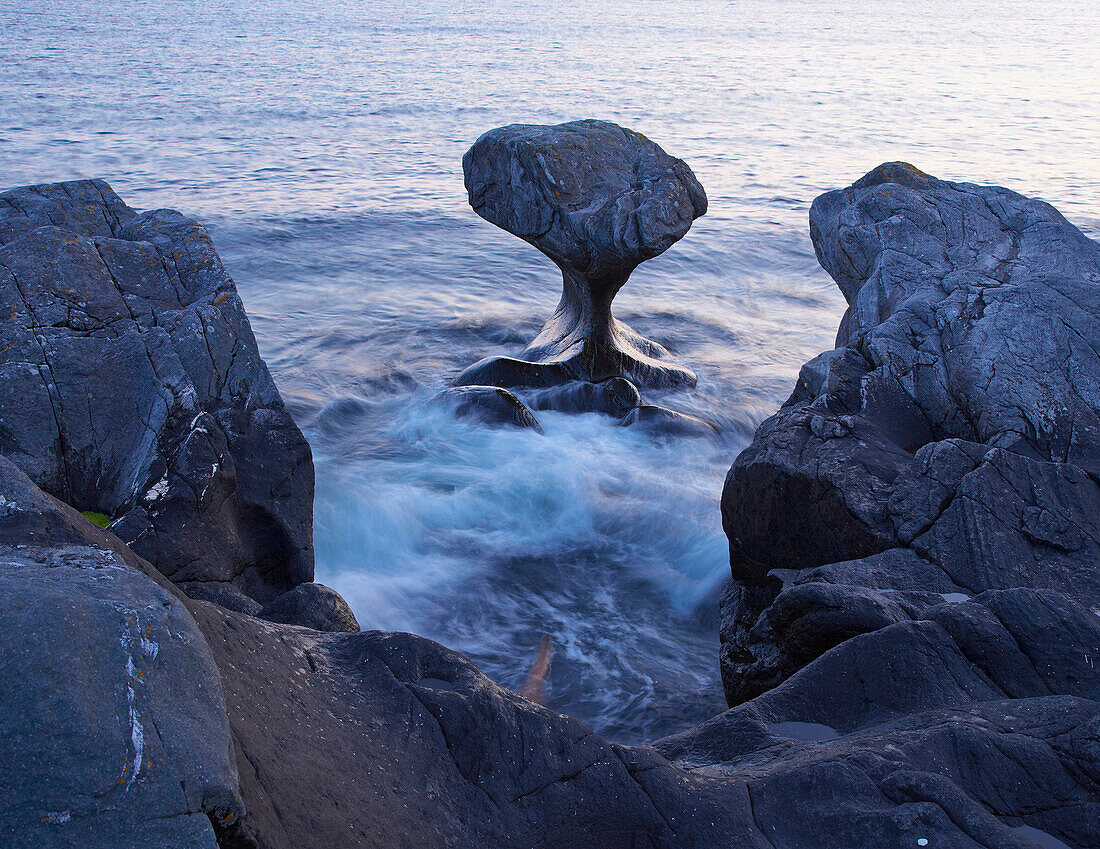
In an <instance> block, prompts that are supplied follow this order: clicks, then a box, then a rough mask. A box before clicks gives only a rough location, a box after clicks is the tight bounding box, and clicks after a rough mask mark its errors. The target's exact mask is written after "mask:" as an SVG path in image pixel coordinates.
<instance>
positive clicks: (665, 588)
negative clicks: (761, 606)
mask: <svg viewBox="0 0 1100 849" xmlns="http://www.w3.org/2000/svg"><path fill="white" fill-rule="evenodd" d="M1097 43H1100V7H1098V6H1097V5H1095V4H1081V3H1063V2H1035V0H1032V1H1031V2H1001V3H997V4H988V3H975V2H969V0H954V2H944V0H929V2H927V3H908V2H897V1H896V0H868V2H863V3H825V2H817V1H816V0H806V2H799V0H756V2H716V0H697V2H692V3H682V2H672V0H634V2H627V0H586V2H583V3H582V2H574V0H557V2H547V1H546V0H530V2H524V3H518V2H495V1H494V0H487V2H478V3H471V2H449V3H443V2H438V0H426V1H425V2H421V3H415V4H413V3H407V2H392V0H377V2H335V0H330V1H329V2H320V1H319V0H295V2H288V1H287V0H271V2H265V3H262V4H257V3H249V2H244V1H243V0H211V2H192V3H180V2H167V1H166V0H147V1H146V2H138V0H128V2H124V3H123V2H114V0H100V2H93V3H89V2H79V3H78V2H50V0H38V2H33V3H32V2H28V1H27V0H7V2H5V3H4V4H3V5H0V94H2V96H0V182H2V183H3V186H4V187H7V186H14V185H21V184H26V183H33V182H43V181H53V180H62V179H70V178H75V177H81V176H101V177H104V178H106V179H107V180H108V181H109V182H110V183H111V184H112V186H113V187H114V188H115V189H116V191H118V192H119V193H120V194H121V195H122V196H123V197H124V198H125V199H126V200H127V201H128V202H129V203H130V204H131V205H132V206H135V207H138V208H151V207H157V206H169V207H175V208H178V209H181V210H183V211H184V212H186V213H188V214H190V215H192V216H195V217H196V218H199V219H200V220H202V221H204V222H205V223H206V224H207V225H208V227H209V228H210V230H211V232H212V234H213V236H214V239H215V242H216V244H217V246H218V248H219V249H220V252H221V254H222V257H223V259H224V261H225V263H226V265H227V266H228V268H229V270H230V272H231V273H232V274H233V276H234V278H235V279H236V281H237V284H238V287H239V289H240V292H241V295H242V297H243V298H244V301H245V305H246V307H247V308H248V311H249V313H250V315H251V318H252V323H253V327H254V329H255V331H256V335H257V338H258V340H259V344H260V349H261V352H262V353H263V355H264V356H265V357H266V359H267V361H268V363H269V365H270V366H271V369H272V371H273V373H274V375H275V378H276V381H277V383H278V384H279V386H280V388H281V390H282V392H283V395H284V398H285V399H286V401H287V403H288V406H289V407H290V408H291V410H292V412H293V413H294V415H295V417H296V419H297V420H298V422H299V423H300V424H301V425H302V427H303V429H304V431H305V433H306V435H307V436H308V438H309V439H310V442H311V444H312V446H313V449H314V453H315V456H316V460H317V478H318V489H317V502H316V542H317V578H318V580H320V581H323V582H325V583H328V584H330V585H332V586H333V587H335V588H337V589H338V590H339V591H340V592H342V593H343V594H344V595H345V597H346V598H347V599H348V600H349V602H350V603H351V604H352V606H353V608H354V609H355V612H356V614H357V615H358V617H359V620H360V622H361V623H362V625H363V626H364V627H367V628H385V629H402V630H410V631H414V632H416V633H419V634H423V635H425V636H428V637H431V638H433V639H436V640H439V641H440V642H442V643H444V644H446V645H448V646H450V647H452V648H455V649H457V650H459V651H462V652H463V653H465V654H467V655H468V656H470V657H471V658H472V659H474V660H475V661H476V662H477V663H478V664H479V665H480V666H481V667H482V669H484V670H485V672H486V673H488V674H489V675H490V676H492V677H493V678H494V679H496V680H497V681H499V682H501V683H503V684H505V685H508V686H513V687H518V686H519V685H520V684H521V683H522V681H523V679H524V676H525V674H526V672H527V669H528V668H529V666H530V665H531V663H532V662H533V661H534V658H535V652H536V648H537V646H538V644H539V640H540V637H541V635H542V634H544V633H545V634H549V635H550V636H551V638H552V640H553V644H554V655H553V660H552V666H551V672H550V675H549V678H548V682H547V688H546V693H547V704H548V706H549V707H550V708H552V709H554V710H557V711H561V712H563V713H570V714H573V715H576V716H578V717H580V718H581V719H582V720H584V721H585V722H586V723H588V724H590V725H591V726H592V727H593V728H594V729H596V730H597V731H600V732H602V733H604V734H606V735H608V736H609V737H611V738H612V739H615V740H619V741H624V742H636V741H640V740H646V739H653V738H655V737H658V736H661V735H663V734H667V733H671V732H673V731H676V730H679V729H681V728H683V727H685V726H687V725H688V724H691V723H695V722H698V721H701V720H703V719H705V718H707V717H708V716H710V715H712V714H713V713H715V712H717V711H718V710H720V709H721V708H722V707H723V700H722V697H721V687H720V683H719V680H718V672H717V669H718V665H717V647H718V646H717V628H716V616H715V613H716V611H715V608H716V597H717V593H718V592H719V590H720V588H721V584H722V582H723V580H724V578H725V576H726V575H728V563H727V552H726V543H725V539H724V537H723V536H722V532H721V523H720V517H719V511H718V497H719V493H720V491H721V485H722V480H723V477H724V475H725V472H726V470H727V468H728V467H729V464H730V462H731V461H732V459H733V458H734V456H735V455H736V454H737V452H738V451H739V450H740V448H742V447H743V446H744V445H745V444H746V442H747V441H748V439H749V438H750V437H751V434H752V431H753V429H754V428H755V426H756V425H757V424H759V422H760V421H762V420H763V419H764V418H765V417H766V416H767V415H769V414H770V413H771V412H772V411H773V410H774V409H775V408H776V407H777V406H778V405H779V404H780V403H781V402H782V401H783V399H784V398H785V397H786V396H787V394H788V393H789V391H790V389H791V386H792V384H793V381H794V378H795V376H796V375H797V372H798V367H799V365H800V364H801V363H802V362H803V361H805V360H807V359H809V358H810V357H812V356H814V355H815V354H816V353H818V352H819V351H821V350H824V349H826V348H829V347H831V345H832V339H833V335H834V333H835V328H836V325H837V322H838V321H839V319H840V316H841V314H842V312H843V309H844V303H843V300H842V298H841V297H840V295H839V293H838V292H837V290H836V289H835V287H834V286H833V285H832V283H831V281H830V280H829V279H828V278H827V276H826V275H825V274H824V272H822V271H821V270H820V269H819V268H818V266H817V264H816V262H815V260H814V255H813V249H812V246H811V244H810V241H809V237H808V234H807V226H806V214H807V210H808V208H809V204H810V202H811V201H812V200H813V198H814V197H815V196H816V195H818V194H819V193H821V192H823V191H825V190H828V189H830V188H834V187H838V186H843V185H847V184H848V183H850V182H851V181H852V180H854V179H856V178H857V177H859V176H860V175H862V174H863V173H864V172H866V171H867V170H869V169H870V168H872V167H874V166H875V165H877V164H878V163H879V162H882V161H886V160H894V159H901V160H906V161H909V162H912V163H913V164H915V165H917V166H918V167H920V168H922V169H924V170H926V171H929V172H931V173H933V174H936V175H937V176H941V177H944V178H949V179H966V180H972V181H975V182H995V183H1000V184H1002V185H1007V186H1009V187H1010V188H1014V189H1016V190H1018V191H1021V192H1024V193H1027V194H1033V195H1039V196H1041V197H1043V198H1045V199H1047V200H1049V201H1051V202H1053V203H1054V204H1055V205H1056V206H1058V208H1059V209H1061V210H1062V212H1063V213H1064V214H1066V215H1067V217H1069V218H1070V220H1072V221H1074V222H1075V223H1076V224H1077V225H1078V226H1080V227H1082V228H1083V229H1085V230H1086V232H1088V233H1090V235H1093V236H1098V235H1100V157H1098V156H1097V139H1100V110H1098V109H1097V108H1096V104H1097V103H1100V50H1097V49H1096V45H1097ZM580 117H598V118H604V119H608V120H612V121H616V122H619V123H621V124H624V125H626V126H629V127H631V128H633V129H636V130H639V131H641V132H644V133H645V134H647V135H648V136H650V137H651V138H652V139H654V140H655V141H657V142H658V143H659V144H661V145H662V146H663V147H664V148H665V149H666V150H668V151H669V152H670V153H673V154H675V155H677V156H680V157H682V158H684V159H685V160H686V161H687V162H688V163H689V164H690V165H691V166H692V168H693V169H694V170H695V173H696V175H697V176H698V177H699V179H700V181H701V182H702V183H703V185H704V186H705V187H706V189H707V192H708V195H709V198H710V211H709V212H708V214H707V215H706V217H704V218H702V219H700V220H699V221H697V222H696V223H695V225H694V227H693V228H692V230H691V232H690V233H688V235H687V236H686V237H685V238H684V239H683V240H682V241H681V242H680V243H679V244H677V245H676V246H674V247H673V248H672V249H670V250H669V251H668V252H667V253H666V254H664V255H662V256H661V257H658V258H656V259H654V260H652V261H650V262H647V263H645V264H644V265H643V266H642V267H641V268H639V269H638V270H637V271H636V272H635V274H634V275H633V277H632V278H631V280H630V282H629V283H628V284H627V287H626V288H625V289H624V291H623V292H622V293H621V294H620V296H619V298H618V299H617V300H616V308H617V309H616V312H617V314H618V315H619V316H620V317H621V318H623V319H625V320H627V321H628V322H629V323H630V324H632V325H633V326H635V328H636V329H638V330H640V331H642V332H643V333H645V334H646V335H648V336H650V337H651V338H654V339H656V340H658V341H660V342H661V343H663V344H664V345H665V346H666V347H668V348H669V350H670V351H672V352H673V353H674V355H675V357H676V358H677V360H679V361H680V362H683V363H685V364H687V365H689V366H691V367H692V368H694V369H695V370H696V372H697V373H698V374H699V385H698V387H697V388H696V389H695V390H692V391H689V392H665V393H648V395H647V398H648V399H650V400H653V401H660V402H661V403H665V404H667V405H668V406H672V407H675V408H677V409H680V410H684V411H687V412H691V413H694V414H696V415H701V416H704V417H706V418H708V419H710V420H712V421H714V422H716V423H718V424H719V425H720V426H721V431H722V432H721V435H720V436H718V437H716V438H713V439H709V438H689V437H680V438H656V437H653V436H651V435H647V434H646V433H643V432H640V431H637V430H634V429H627V428H620V427H618V426H617V425H616V423H615V422H614V421H613V420H611V419H609V418H606V417H601V416H598V415H594V414H590V415H583V416H569V415H564V414H552V413H546V414H540V419H541V420H542V423H543V425H544V428H545V435H543V436H540V435H538V434H535V433H531V432H521V431H515V430H489V429H486V428H484V427H480V426H476V425H472V424H469V423H463V422H459V421H456V420H454V419H453V418H451V417H450V416H449V415H447V414H445V413H443V412H441V411H439V410H438V409H437V408H433V407H432V406H430V404H429V400H430V398H431V396H432V395H433V394H434V393H435V392H437V391H438V390H439V389H441V388H442V387H444V386H446V385H447V384H448V382H449V381H450V380H451V379H452V378H453V377H454V376H455V375H456V374H457V373H458V372H459V371H460V370H461V369H462V368H464V367H465V366H466V365H468V364H470V363H472V362H474V361H476V360H477V359H480V358H481V357H483V356H487V355H490V354H497V353H512V352H515V351H517V350H519V349H521V348H522V347H523V346H524V344H525V343H526V342H527V341H528V340H529V339H530V338H532V337H533V336H534V335H535V333H536V332H537V330H538V328H539V326H540V325H541V322H542V321H543V320H544V319H545V318H546V317H547V316H548V315H549V314H550V312H551V311H552V310H553V307H554V306H555V304H556V303H557V299H558V295H559V292H560V278H559V277H558V275H557V273H556V271H555V269H554V268H553V266H552V265H551V264H550V262H549V261H547V260H546V259H545V258H544V257H542V256H541V255H540V254H539V253H538V252H537V251H536V250H534V249H533V248H531V247H529V246H528V245H526V244H524V243H522V242H521V241H519V240H518V239H516V238H514V237H513V236H510V235H508V234H507V233H504V232H503V231H500V230H497V229H496V228H494V227H493V226H491V225H490V224H488V223H486V222H484V221H482V220H481V219H479V218H478V217H477V216H476V215H474V213H473V212H472V211H471V210H470V209H469V208H468V206H467V205H466V199H465V193H464V189H463V185H462V173H461V162H460V160H461V156H462V153H463V152H464V151H465V150H466V149H467V147H469V145H470V144H471V143H472V142H473V141H474V140H475V139H476V138H477V137H478V136H479V135H480V134H481V133H482V132H484V131H485V130H488V129H490V128H492V127H495V126H499V125H502V124H508V123H514V122H531V123H556V122H560V121H566V120H572V119H575V118H580Z"/></svg>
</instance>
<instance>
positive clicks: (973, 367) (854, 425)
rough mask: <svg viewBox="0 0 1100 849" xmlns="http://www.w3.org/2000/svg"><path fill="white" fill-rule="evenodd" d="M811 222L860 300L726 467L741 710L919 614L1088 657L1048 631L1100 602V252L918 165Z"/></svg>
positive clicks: (1040, 218)
mask: <svg viewBox="0 0 1100 849" xmlns="http://www.w3.org/2000/svg"><path fill="white" fill-rule="evenodd" d="M810 225H811V235H812V237H813V241H814V246H815V248H816V250H817V255H818V258H819V259H820V261H821V264H822V265H823V266H824V268H825V269H826V270H827V271H828V272H829V273H830V274H831V275H832V277H833V278H834V279H835V280H836V282H837V285H838V286H839V287H840V289H841V291H842V292H843V293H844V296H845V297H846V298H847V300H848V303H849V308H848V311H847V313H846V315H845V317H844V320H843V322H842V324H841V327H840V332H839V334H838V337H837V348H836V350H834V351H831V352H829V353H827V354H823V355H821V356H820V357H818V358H817V359H815V360H813V361H812V362H810V363H808V364H807V365H806V366H804V367H803V369H802V373H801V375H800V377H799V381H798V385H797V386H796V388H795V391H794V394H793V395H792V396H791V398H790V400H788V401H787V403H786V404H785V405H784V406H783V408H782V409H781V410H780V411H779V412H778V413H777V414H776V415H775V416H773V417H772V418H771V419H769V420H768V421H766V422H765V423H764V424H763V425H761V427H760V429H759V430H758V431H757V433H756V437H755V438H754V440H753V442H752V444H751V445H750V446H749V447H748V448H747V449H746V450H745V451H744V452H743V453H742V454H741V455H740V456H739V457H738V458H737V460H736V461H735V462H734V464H733V467H732V468H731V469H730V472H729V475H728V477H727V479H726V486H725V491H724V493H723V497H722V513H723V519H724V524H725V528H726V532H727V534H728V536H729V539H730V559H731V566H732V569H733V577H734V579H735V580H734V584H733V586H732V587H731V589H730V591H729V592H728V593H727V595H726V598H725V600H724V603H723V614H722V615H723V650H722V661H723V675H724V678H725V682H726V692H727V696H728V698H729V700H730V702H731V704H736V703H738V702H741V701H743V700H745V699H747V698H750V697H752V696H754V695H756V694H758V693H760V692H762V691H764V690H766V689H768V688H769V687H772V686H775V685H776V684H778V683H780V682H782V681H783V680H785V679H787V678H789V677H790V676H791V675H792V674H794V673H795V672H797V671H798V670H799V669H800V668H802V667H803V666H805V665H806V664H807V663H809V662H811V661H813V660H814V658H817V657H819V656H821V655H822V654H823V653H825V652H828V651H829V650H830V649H832V648H833V647H834V646H837V645H839V644H842V643H844V641H846V640H849V639H850V638H853V637H855V636H856V635H859V634H863V633H867V632H873V631H877V630H878V629H886V630H890V629H891V628H895V627H903V626H904V627H908V626H909V623H910V622H911V621H931V622H935V623H936V624H937V625H938V626H940V627H943V628H945V629H946V630H947V632H949V633H950V634H951V636H952V638H953V639H956V640H960V639H961V640H962V641H963V643H960V645H963V644H965V646H967V650H968V651H969V650H971V649H973V650H975V651H979V652H981V653H983V656H984V655H987V654H989V653H990V652H991V651H993V650H994V647H995V646H1002V647H1003V646H1013V647H1015V646H1017V645H1018V644H1019V645H1021V646H1022V645H1023V641H1024V640H1025V639H1027V638H1028V637H1029V635H1031V636H1034V633H1033V631H1034V629H1035V628H1036V627H1044V628H1049V629H1050V630H1048V631H1045V632H1043V633H1044V635H1045V636H1044V639H1046V640H1048V641H1049V642H1050V644H1051V645H1061V649H1059V650H1060V651H1068V650H1070V649H1069V646H1070V645H1072V644H1073V638H1072V634H1071V632H1070V631H1069V630H1066V629H1067V628H1068V626H1067V625H1065V624H1064V623H1063V624H1058V625H1054V624H1050V625H1043V626H1040V625H1039V622H1040V621H1041V620H1044V618H1045V617H1050V616H1053V617H1054V619H1055V620H1057V621H1059V622H1061V620H1060V619H1059V617H1060V616H1061V615H1062V614H1061V613H1057V612H1056V611H1060V610H1063V609H1065V606H1066V605H1070V606H1080V608H1081V609H1085V610H1088V609H1092V610H1096V609H1100V570H1098V569H1097V562H1098V558H1100V485H1098V483H1097V481H1098V480H1100V477H1098V476H1100V439H1098V437H1100V394H1098V392H1097V386H1098V385H1100V358H1098V354H1097V351H1098V350H1100V288H1098V287H1100V246H1098V245H1097V244H1096V243H1094V242H1092V241H1090V240H1089V239H1087V238H1086V237H1085V236H1084V235H1082V234H1081V232H1080V231H1079V230H1077V229H1076V228H1075V227H1073V226H1072V225H1071V224H1069V222H1067V221H1066V220H1065V219H1064V218H1063V217H1062V216H1061V215H1060V214H1059V213H1058V212H1057V211H1056V210H1055V209H1053V208H1052V207H1051V206H1049V205H1048V204H1046V203H1043V202H1041V201H1037V200H1032V199H1029V198H1025V197H1022V196H1020V195H1018V194H1016V193H1014V192H1011V191H1008V190H1007V189H1002V188H998V187H985V186H975V185H971V184H966V183H948V182H944V181H941V180H937V179H935V178H933V177H930V176H928V175H926V174H923V173H921V172H919V171H917V170H916V169H914V168H913V167H911V166H908V165H903V164H896V163H895V164H887V165H883V166H880V167H879V168H876V169H875V170H874V171H872V172H871V173H869V174H868V175H867V176H865V177H863V178H862V179H861V180H859V181H857V182H856V183H855V184H853V185H852V186H851V187H850V188H848V189H845V190H843V191H836V192H830V193H829V194H826V195H823V196H822V197H820V198H818V199H817V201H815V202H814V204H813V207H812V209H811V212H810ZM1024 588H1026V590H1027V591H1028V593H1029V594H1034V595H1027V596H1024V595H1021V591H1022V589H1024ZM971 597H973V601H972V602H971V601H966V603H963V604H959V605H957V606H948V607H946V608H945V607H944V606H943V605H944V601H945V599H946V600H948V601H965V600H967V599H970V598H971ZM1025 598H1032V599H1033V600H1032V601H1029V602H1028V605H1030V607H1029V608H1028V609H1027V610H1023V609H1017V608H1016V605H1017V604H1022V603H1023V601H1022V599H1025ZM1008 599H1012V600H1013V601H1012V603H1011V604H1010V603H1009V602H1008V601H1007V600H1008ZM994 600H997V601H996V603H994ZM1036 606H1037V607H1036ZM1090 640H1092V641H1095V640H1096V637H1095V636H1090V637H1089V638H1088V639H1085V640H1084V642H1083V644H1082V648H1083V650H1084V651H1085V653H1086V654H1089V653H1090V652H1091V651H1092V650H1093V649H1094V648H1100V643H1098V642H1091V644H1090ZM1017 650H1023V649H1015V648H1014V649H1013V651H1017ZM1037 651H1039V649H1038V648H1037V647H1036V648H1033V649H1032V650H1030V652H1025V653H1026V654H1028V656H1029V657H1030V658H1031V659H1032V660H1037V655H1036V652H1037ZM976 662H979V661H976ZM979 663H980V662H979ZM1047 672H1048V670H1047V669H1046V668H1045V667H1044V666H1038V665H1037V668H1036V669H1035V670H1032V671H1031V672H1030V677H1031V678H1033V679H1034V678H1036V676H1037V677H1038V678H1043V677H1044V676H1045V675H1046V674H1047ZM991 679H992V681H993V682H994V683H995V684H996V686H998V687H1001V688H1002V689H1004V690H1005V692H1006V693H1009V694H1012V692H1013V691H1012V689H1011V688H1007V689H1005V688H1004V686H1003V684H1002V682H1001V681H1000V680H998V678H997V676H995V675H993V674H992V673H991ZM1047 684H1048V685H1049V692H1051V693H1068V692H1070V691H1071V690H1072V688H1071V687H1070V688H1067V687H1066V686H1061V685H1056V684H1053V683H1051V682H1049V681H1048V682H1047ZM1045 686H1046V685H1039V684H1036V685H1035V689H1034V692H1035V693H1036V694H1038V693H1042V692H1044V690H1045ZM1090 697H1092V698H1095V693H1093V694H1091V695H1090Z"/></svg>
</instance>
